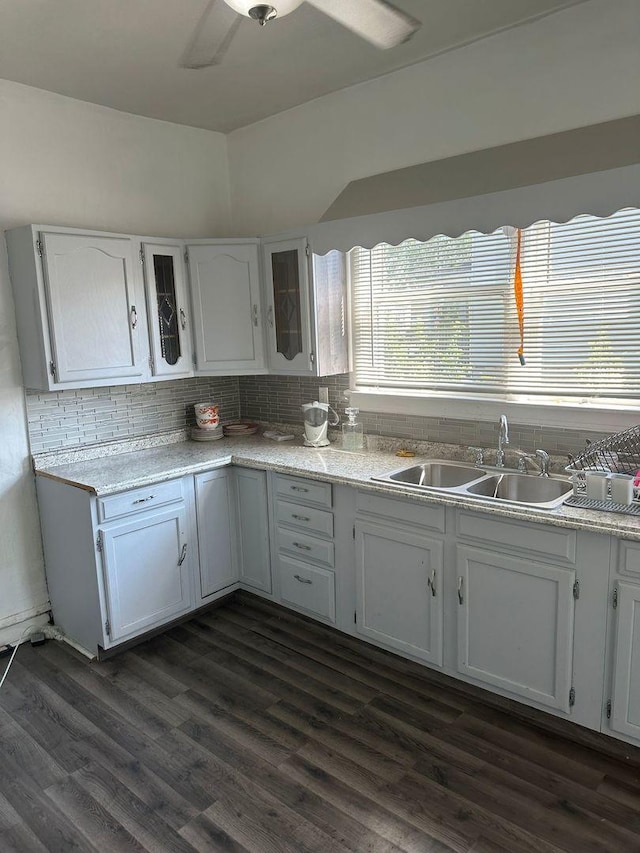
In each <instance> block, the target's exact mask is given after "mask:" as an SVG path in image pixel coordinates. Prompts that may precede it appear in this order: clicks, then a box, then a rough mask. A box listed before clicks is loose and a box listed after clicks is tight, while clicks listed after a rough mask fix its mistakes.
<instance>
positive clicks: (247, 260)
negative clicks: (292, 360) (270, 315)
mask: <svg viewBox="0 0 640 853" xmlns="http://www.w3.org/2000/svg"><path fill="white" fill-rule="evenodd" d="M186 248H187V258H188V267H189V280H190V284H191V299H192V303H193V343H194V347H195V357H196V363H195V371H194V372H195V373H196V375H201V376H209V375H215V374H220V375H228V374H243V373H264V372H265V370H264V348H263V340H262V312H261V302H260V268H259V262H258V241H257V240H254V241H250V240H246V241H240V240H238V241H230V242H207V243H190V244H188V245H187V247H186Z"/></svg>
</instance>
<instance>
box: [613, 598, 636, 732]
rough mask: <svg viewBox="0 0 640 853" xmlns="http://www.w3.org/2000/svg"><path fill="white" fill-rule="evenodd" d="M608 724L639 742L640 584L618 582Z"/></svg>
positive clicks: (615, 730) (614, 729)
mask: <svg viewBox="0 0 640 853" xmlns="http://www.w3.org/2000/svg"><path fill="white" fill-rule="evenodd" d="M614 600H615V604H616V611H617V613H616V619H615V645H614V654H613V681H612V694H611V700H610V702H611V705H610V706H609V715H610V720H609V727H610V728H611V729H612V730H613V731H614V732H618V733H620V734H621V735H625V736H626V737H629V738H635V739H636V740H637V741H638V742H639V743H640V585H638V584H635V583H618V584H617V586H616V589H615V599H614Z"/></svg>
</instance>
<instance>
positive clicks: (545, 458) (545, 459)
mask: <svg viewBox="0 0 640 853" xmlns="http://www.w3.org/2000/svg"><path fill="white" fill-rule="evenodd" d="M536 456H537V457H538V458H539V459H540V476H541V477H548V476H549V454H548V453H547V451H546V450H536Z"/></svg>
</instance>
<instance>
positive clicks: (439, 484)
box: [371, 459, 572, 509]
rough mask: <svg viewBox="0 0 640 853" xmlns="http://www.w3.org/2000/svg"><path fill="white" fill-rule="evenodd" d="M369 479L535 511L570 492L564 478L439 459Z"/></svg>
mask: <svg viewBox="0 0 640 853" xmlns="http://www.w3.org/2000/svg"><path fill="white" fill-rule="evenodd" d="M371 479H372V480H375V481H376V482H379V483H387V484H388V485H395V486H401V487H403V488H405V489H416V490H417V491H426V492H447V493H449V494H457V495H464V496H466V497H468V498H476V499H478V500H482V501H487V502H491V503H493V502H494V501H499V502H506V503H512V504H518V505H519V506H529V507H535V508H536V509H555V508H556V507H559V506H560V505H561V504H563V503H564V501H565V500H566V499H567V498H568V497H569V495H570V494H571V491H572V486H571V483H570V482H569V480H568V479H567V478H566V477H561V476H557V475H553V474H552V475H551V476H549V477H540V476H537V475H536V474H521V473H518V472H516V471H509V470H505V471H504V472H503V471H499V470H496V469H493V470H485V469H483V468H474V467H473V466H471V465H467V464H465V463H464V462H450V461H447V460H441V459H429V460H427V461H426V462H422V463H421V464H419V465H411V466H409V467H406V468H399V469H398V470H397V471H391V473H389V474H384V475H383V476H381V477H372V478H371Z"/></svg>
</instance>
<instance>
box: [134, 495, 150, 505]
mask: <svg viewBox="0 0 640 853" xmlns="http://www.w3.org/2000/svg"><path fill="white" fill-rule="evenodd" d="M154 498H155V495H149V497H148V498H138V500H137V501H134V502H133V504H134V505H135V504H145V503H146V502H147V501H152V500H153V499H154Z"/></svg>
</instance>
